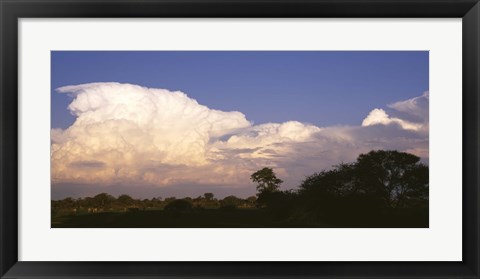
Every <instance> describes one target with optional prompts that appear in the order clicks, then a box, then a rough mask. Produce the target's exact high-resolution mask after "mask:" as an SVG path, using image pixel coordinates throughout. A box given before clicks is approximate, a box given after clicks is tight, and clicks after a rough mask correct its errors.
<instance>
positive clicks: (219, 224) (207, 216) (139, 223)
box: [52, 209, 428, 228]
mask: <svg viewBox="0 0 480 279" xmlns="http://www.w3.org/2000/svg"><path fill="white" fill-rule="evenodd" d="M420 215H422V216H419V215H418V214H415V217H413V216H412V215H411V214H409V216H403V217H399V216H392V215H389V216H388V218H381V219H378V218H375V219H370V218H367V219H365V220H360V219H358V218H348V220H347V219H344V220H339V221H338V222H335V221H334V222H322V221H316V222H315V223H312V222H311V221H306V220H303V221H301V220H293V219H288V218H287V219H285V218H278V217H276V216H275V215H272V214H270V213H269V212H268V211H266V210H262V209H235V210H219V209H205V210H191V211H166V210H151V211H135V212H102V213H92V214H80V215H68V216H60V217H53V218H52V228H309V227H313V228H335V227H342V228H348V227H350V228H355V227H360V228H361V227H364V228H368V227H370V228H375V227H377V228H382V227H383V228H389V227H390V228H393V227H398V228H402V227H405V228H408V227H417V228H418V227H420V228H421V227H423V228H428V212H425V213H422V214H420Z"/></svg>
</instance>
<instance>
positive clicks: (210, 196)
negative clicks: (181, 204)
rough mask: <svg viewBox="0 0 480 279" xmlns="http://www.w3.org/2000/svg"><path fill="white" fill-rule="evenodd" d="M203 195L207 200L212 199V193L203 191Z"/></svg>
mask: <svg viewBox="0 0 480 279" xmlns="http://www.w3.org/2000/svg"><path fill="white" fill-rule="evenodd" d="M203 196H204V197H205V199H206V200H207V201H211V200H212V199H213V193H205V194H203Z"/></svg>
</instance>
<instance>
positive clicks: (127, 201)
mask: <svg viewBox="0 0 480 279" xmlns="http://www.w3.org/2000/svg"><path fill="white" fill-rule="evenodd" d="M117 201H118V202H120V203H121V204H122V205H126V206H129V205H132V204H134V202H135V200H134V199H133V198H132V197H130V196H129V195H125V194H123V195H120V196H119V197H118V199H117Z"/></svg>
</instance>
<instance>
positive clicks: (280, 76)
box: [51, 51, 428, 128]
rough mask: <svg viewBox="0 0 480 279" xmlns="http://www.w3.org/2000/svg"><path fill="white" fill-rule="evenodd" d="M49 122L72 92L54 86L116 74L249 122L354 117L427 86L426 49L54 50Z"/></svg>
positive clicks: (353, 121) (59, 118)
mask: <svg viewBox="0 0 480 279" xmlns="http://www.w3.org/2000/svg"><path fill="white" fill-rule="evenodd" d="M51 61H52V68H51V69H52V75H51V76H52V83H51V84H52V87H51V88H52V128H67V127H68V126H70V125H71V124H72V123H73V121H74V117H73V116H72V115H71V114H70V112H69V111H68V110H67V106H68V104H69V103H70V102H71V101H72V99H71V98H70V97H69V96H68V95H67V94H58V93H57V92H55V89H56V88H58V87H61V86H66V85H75V84H82V83H91V82H111V81H114V82H121V83H132V84H138V85H141V86H145V87H153V88H165V89H168V90H171V91H173V90H180V91H183V92H185V93H186V94H187V95H188V96H189V97H190V98H193V99H195V100H197V101H198V102H199V103H200V104H203V105H206V106H208V107H209V108H213V109H219V110H223V111H231V110H235V111H240V112H242V113H244V114H245V115H246V116H247V119H248V120H251V121H253V122H254V123H255V124H260V123H267V122H284V121H288V120H297V121H300V122H305V123H312V124H314V125H317V126H320V127H322V126H332V125H358V124H360V121H361V120H362V119H363V118H364V117H365V115H366V114H368V112H369V111H370V110H371V109H372V107H382V106H385V105H386V104H390V103H393V102H396V101H398V100H404V99H409V98H412V97H415V96H419V95H421V94H422V92H424V91H427V90H428V52H427V51H383V52H379V51H371V52H366V51H356V52H352V51H348V52H345V51H344V52H335V51H309V52H304V51H275V52H270V51H53V52H52V55H51Z"/></svg>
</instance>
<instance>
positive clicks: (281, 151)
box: [51, 51, 430, 198]
mask: <svg viewBox="0 0 480 279" xmlns="http://www.w3.org/2000/svg"><path fill="white" fill-rule="evenodd" d="M51 54H52V55H51V62H52V64H51V66H52V67H51V85H52V87H51V90H52V91H51V100H52V102H51V103H52V118H51V119H52V130H51V150H52V155H51V158H52V159H51V168H52V172H51V174H52V197H53V198H63V197H66V196H73V197H76V196H86V195H90V196H91V195H95V194H98V193H100V192H109V193H112V194H114V193H115V194H121V193H126V194H129V195H132V196H134V197H148V198H151V197H152V196H158V195H160V196H166V195H174V196H177V197H181V196H198V195H200V194H202V193H205V192H213V193H215V195H217V196H227V195H237V196H240V197H248V196H251V195H254V194H255V191H256V190H255V185H254V184H252V182H251V181H250V179H249V177H250V175H251V174H252V173H253V172H254V171H256V170H258V169H260V168H263V167H265V166H268V167H272V168H273V169H274V171H275V173H276V174H277V175H278V176H279V177H280V178H281V179H282V180H284V181H285V182H284V184H283V185H282V187H284V189H295V187H297V186H298V185H299V183H300V182H301V181H302V180H303V179H304V178H305V177H306V176H308V175H311V174H313V173H315V172H319V171H322V170H325V169H328V168H331V166H332V165H336V164H338V163H341V162H353V161H354V160H355V159H356V158H357V156H358V155H359V154H361V153H366V152H369V151H371V150H377V149H390V150H392V149H393V150H399V151H402V152H408V153H412V154H415V155H417V156H419V157H420V158H422V160H423V161H424V162H428V157H429V117H428V115H429V113H428V106H429V94H430V93H429V92H428V91H429V88H428V84H429V61H428V60H429V54H428V52H427V51H369V52H366V51H354V52H352V51H345V52H335V51H308V52H305V51H148V52H147V51H128V52H123V51H53V52H52V53H51ZM162 89H166V90H162ZM177 90H178V91H182V92H184V93H186V94H187V95H188V97H187V96H185V95H183V94H178V93H175V92H173V91H177ZM59 92H62V93H59ZM194 100H196V101H197V102H198V103H199V104H200V105H199V104H197V103H196V102H195V101H194ZM69 105H71V110H72V111H73V112H75V114H76V115H78V117H79V121H76V122H74V121H75V117H74V116H73V115H72V114H71V113H70V111H69V110H68V108H67V107H68V106H69ZM232 111H238V112H239V113H237V112H232ZM57 128H60V129H57ZM67 128H68V129H67Z"/></svg>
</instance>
